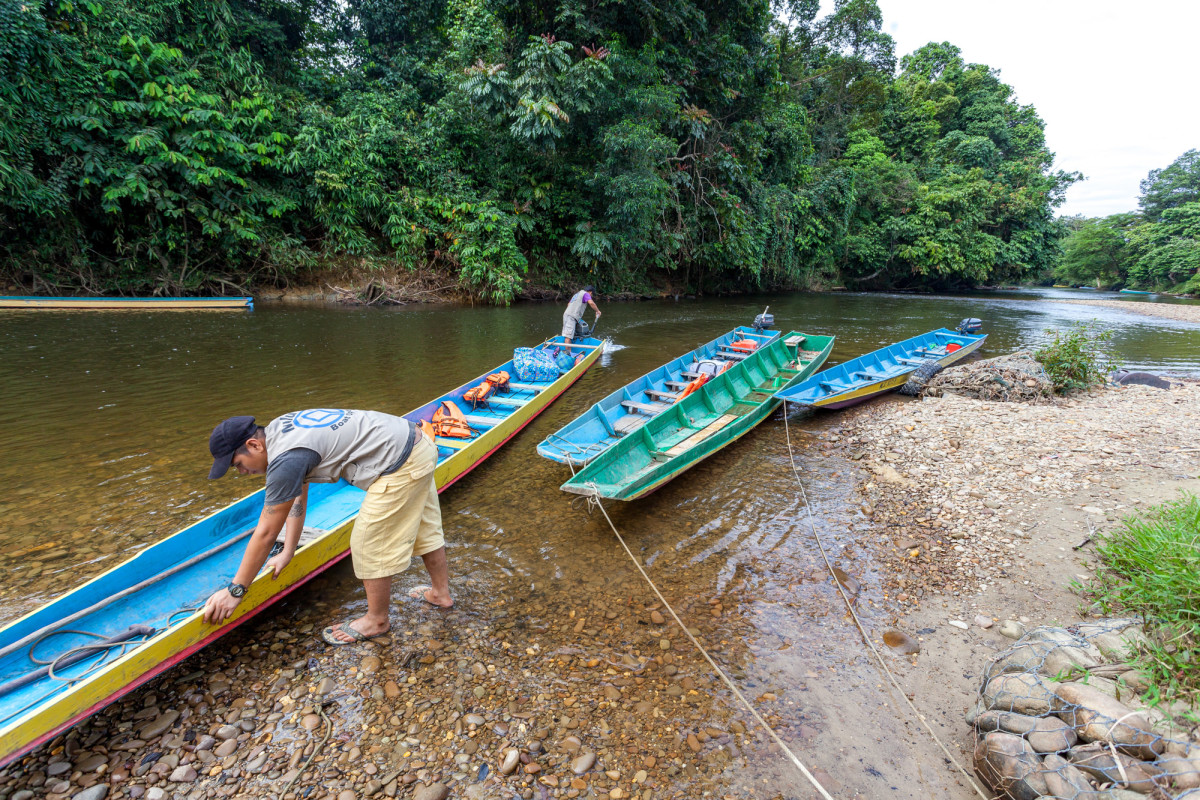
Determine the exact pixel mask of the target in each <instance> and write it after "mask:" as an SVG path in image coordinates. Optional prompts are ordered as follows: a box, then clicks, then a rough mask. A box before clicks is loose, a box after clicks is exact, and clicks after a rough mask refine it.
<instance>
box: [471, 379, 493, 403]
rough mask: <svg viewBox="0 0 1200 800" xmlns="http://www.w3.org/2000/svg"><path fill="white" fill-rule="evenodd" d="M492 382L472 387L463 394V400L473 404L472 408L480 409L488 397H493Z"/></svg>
mask: <svg viewBox="0 0 1200 800" xmlns="http://www.w3.org/2000/svg"><path fill="white" fill-rule="evenodd" d="M494 388H495V387H493V386H492V382H491V381H484V382H483V383H481V384H479V385H478V386H472V387H471V388H470V389H467V391H465V392H463V400H466V401H467V402H468V403H470V404H471V408H478V407H479V406H480V405H481V404H483V403H486V402H487V399H488V397H490V396H491V394H492V390H493V389H494Z"/></svg>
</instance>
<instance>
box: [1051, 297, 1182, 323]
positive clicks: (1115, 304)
mask: <svg viewBox="0 0 1200 800" xmlns="http://www.w3.org/2000/svg"><path fill="white" fill-rule="evenodd" d="M1055 302H1058V303H1074V304H1075V305H1081V306H1103V307H1104V308H1115V309H1117V310H1118V311H1128V312H1130V313H1131V314H1145V315H1146V316H1150V317H1162V318H1163V319H1174V320H1178V321H1180V322H1195V323H1197V324H1200V305H1184V304H1182V303H1147V302H1139V301H1131V300H1057V301H1055Z"/></svg>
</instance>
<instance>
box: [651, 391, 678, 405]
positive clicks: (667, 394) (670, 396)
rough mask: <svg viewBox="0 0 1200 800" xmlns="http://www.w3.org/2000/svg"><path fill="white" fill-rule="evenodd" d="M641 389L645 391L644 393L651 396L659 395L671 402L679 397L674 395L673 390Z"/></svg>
mask: <svg viewBox="0 0 1200 800" xmlns="http://www.w3.org/2000/svg"><path fill="white" fill-rule="evenodd" d="M642 391H643V392H645V393H646V394H648V395H650V396H651V397H661V398H662V399H664V400H667V401H669V402H672V403H674V402H675V401H676V400H678V399H679V398H678V397H676V396H675V394H674V393H673V392H662V391H659V390H658V389H643V390H642Z"/></svg>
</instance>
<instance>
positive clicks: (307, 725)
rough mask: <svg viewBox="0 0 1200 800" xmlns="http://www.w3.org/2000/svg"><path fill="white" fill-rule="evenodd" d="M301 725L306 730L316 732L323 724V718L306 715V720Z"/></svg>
mask: <svg viewBox="0 0 1200 800" xmlns="http://www.w3.org/2000/svg"><path fill="white" fill-rule="evenodd" d="M300 724H301V725H303V726H304V729H305V730H309V731H312V730H316V729H317V726H319V725H320V724H321V718H320V717H318V716H317V715H316V714H305V715H304V719H302V720H301V721H300Z"/></svg>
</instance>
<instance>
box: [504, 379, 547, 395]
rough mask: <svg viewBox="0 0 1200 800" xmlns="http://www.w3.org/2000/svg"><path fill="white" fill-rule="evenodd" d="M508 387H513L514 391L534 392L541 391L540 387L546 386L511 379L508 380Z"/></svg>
mask: <svg viewBox="0 0 1200 800" xmlns="http://www.w3.org/2000/svg"><path fill="white" fill-rule="evenodd" d="M508 388H510V389H513V390H514V391H518V392H534V393H536V392H540V391H542V389H545V388H546V387H545V386H534V385H533V384H532V383H515V382H513V381H509V382H508Z"/></svg>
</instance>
